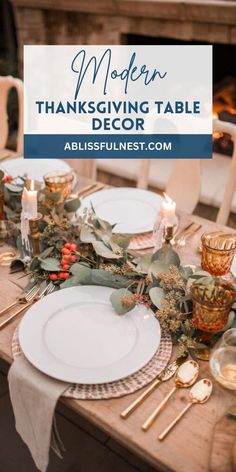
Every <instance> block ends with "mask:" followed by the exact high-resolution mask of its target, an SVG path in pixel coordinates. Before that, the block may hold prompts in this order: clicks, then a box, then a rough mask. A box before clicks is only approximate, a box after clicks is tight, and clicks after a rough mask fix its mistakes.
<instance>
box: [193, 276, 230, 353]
mask: <svg viewBox="0 0 236 472" xmlns="http://www.w3.org/2000/svg"><path fill="white" fill-rule="evenodd" d="M191 294H192V302H193V318H192V321H193V323H194V325H195V327H196V328H197V329H198V330H199V331H200V335H199V336H198V341H200V342H202V343H204V344H206V345H207V346H208V347H207V348H206V349H205V351H204V350H203V351H202V353H201V351H198V353H197V357H199V358H201V359H204V360H208V359H209V354H210V347H211V346H212V335H213V334H214V333H217V332H218V331H221V330H222V329H223V328H224V327H225V325H226V324H227V322H228V318H229V312H230V310H231V306H232V304H233V302H234V301H235V299H236V292H235V289H234V288H233V287H232V285H230V284H226V282H223V281H222V282H221V281H219V282H218V283H217V284H215V285H214V287H213V288H212V287H211V288H207V287H206V288H205V289H203V288H202V287H199V285H198V284H197V283H195V284H193V285H192V287H191ZM201 354H202V355H201Z"/></svg>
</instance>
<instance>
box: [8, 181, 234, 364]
mask: <svg viewBox="0 0 236 472" xmlns="http://www.w3.org/2000/svg"><path fill="white" fill-rule="evenodd" d="M25 179H26V177H23V178H18V179H17V180H14V181H11V182H10V183H9V181H8V182H5V184H4V183H2V184H4V187H5V188H4V192H5V196H6V199H5V207H4V208H5V214H6V218H7V219H8V220H9V221H11V222H12V221H13V222H14V223H15V225H16V227H17V225H19V220H20V206H19V204H16V202H18V203H19V201H20V198H21V193H22V189H23V186H24V185H25ZM19 182H20V184H19ZM0 184H1V182H0ZM38 207H39V211H40V212H41V213H42V215H43V218H42V221H41V223H40V247H41V251H40V255H39V256H37V257H34V258H33V259H30V258H29V257H28V255H27V254H26V253H25V250H24V248H23V246H22V244H21V238H20V237H19V236H18V237H17V240H16V245H17V247H18V250H19V254H20V256H19V258H17V259H16V260H14V261H13V263H12V265H11V271H12V272H13V271H21V270H22V269H23V270H24V271H25V273H26V275H27V276H28V278H29V283H30V284H31V283H32V282H35V281H37V282H39V283H42V284H43V283H44V284H45V281H48V280H51V281H53V283H54V284H55V286H56V287H57V288H58V289H63V288H68V287H72V286H76V285H103V286H108V287H112V288H114V289H115V290H114V292H113V293H112V295H111V298H110V301H111V304H112V306H113V308H114V310H115V311H116V313H118V314H119V315H121V316H122V315H125V314H126V313H127V312H129V311H130V310H132V309H133V308H134V307H135V306H136V305H138V304H143V305H145V306H146V307H148V308H150V309H152V310H153V313H154V314H155V316H156V317H157V318H158V320H159V322H160V325H161V329H162V332H163V333H168V334H170V335H171V337H172V340H173V343H174V344H176V345H178V346H179V354H180V355H183V354H185V353H186V352H189V353H190V354H191V355H192V356H193V357H194V350H196V349H198V350H199V349H201V348H205V346H204V345H203V344H201V343H199V342H197V340H196V337H197V332H196V329H195V327H194V325H193V322H192V299H191V293H190V286H191V285H192V284H193V283H196V281H197V280H198V279H201V280H200V281H199V282H200V283H202V282H201V281H202V280H203V277H205V282H204V283H205V287H206V286H207V284H211V283H212V280H213V278H212V277H209V274H207V273H205V272H202V271H200V270H195V272H194V273H193V270H192V269H191V268H190V267H183V266H182V265H181V261H180V258H179V256H178V254H177V253H176V252H175V251H174V250H173V249H172V248H171V247H163V248H162V249H160V250H158V251H156V252H155V253H154V254H153V253H146V254H144V255H141V256H140V255H137V254H135V253H133V252H132V251H130V250H129V242H130V239H129V237H128V236H127V235H123V234H114V233H113V229H114V226H115V225H111V224H110V223H108V222H107V221H104V220H102V219H101V218H98V217H97V215H96V213H95V211H94V209H93V208H92V207H91V208H90V209H87V210H85V211H84V213H83V214H82V215H81V214H80V215H79V216H77V217H75V215H76V212H77V210H78V209H79V207H80V201H79V199H78V198H77V197H76V198H74V199H70V200H68V201H65V202H61V201H60V194H59V193H58V194H55V193H54V194H51V193H50V192H49V191H48V190H47V189H39V192H38ZM231 321H233V320H231Z"/></svg>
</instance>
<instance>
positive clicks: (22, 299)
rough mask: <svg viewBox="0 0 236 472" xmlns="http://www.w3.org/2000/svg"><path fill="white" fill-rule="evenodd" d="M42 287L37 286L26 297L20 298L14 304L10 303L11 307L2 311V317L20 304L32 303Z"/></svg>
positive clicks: (0, 313)
mask: <svg viewBox="0 0 236 472" xmlns="http://www.w3.org/2000/svg"><path fill="white" fill-rule="evenodd" d="M39 290H40V287H39V286H38V285H37V284H36V285H34V286H33V287H32V288H31V289H30V290H29V291H28V292H27V293H26V294H25V295H24V296H22V295H21V296H20V297H19V298H17V300H15V301H14V302H12V303H10V305H7V306H5V307H4V308H3V309H2V310H1V311H0V316H1V315H3V314H4V313H6V311H8V310H10V309H11V308H13V307H14V306H16V305H18V303H27V302H30V301H31V300H32V299H33V298H34V297H35V296H36V295H37V293H38V292H39Z"/></svg>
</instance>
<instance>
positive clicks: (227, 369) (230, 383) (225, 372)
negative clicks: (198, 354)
mask: <svg viewBox="0 0 236 472" xmlns="http://www.w3.org/2000/svg"><path fill="white" fill-rule="evenodd" d="M210 369H211V372H212V375H213V377H214V378H215V380H216V381H217V382H218V383H220V384H221V385H222V386H223V387H225V388H227V389H230V390H236V347H232V346H231V347H230V346H224V347H220V348H219V349H215V350H214V351H213V352H212V355H211V357H210Z"/></svg>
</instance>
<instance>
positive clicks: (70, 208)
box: [64, 197, 81, 213]
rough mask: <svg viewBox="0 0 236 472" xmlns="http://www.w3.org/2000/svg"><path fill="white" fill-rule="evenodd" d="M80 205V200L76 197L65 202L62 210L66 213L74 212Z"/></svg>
mask: <svg viewBox="0 0 236 472" xmlns="http://www.w3.org/2000/svg"><path fill="white" fill-rule="evenodd" d="M80 205H81V202H80V199H79V198H78V197H76V198H73V199H72V198H71V199H69V200H66V201H65V203H64V208H65V210H66V211H67V212H68V213H72V212H76V211H77V210H78V209H79V207H80Z"/></svg>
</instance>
